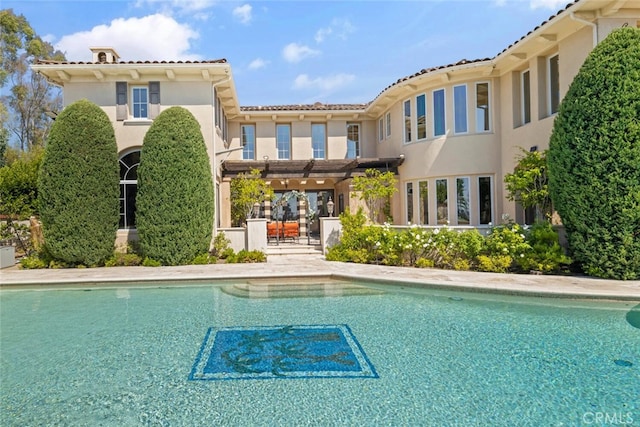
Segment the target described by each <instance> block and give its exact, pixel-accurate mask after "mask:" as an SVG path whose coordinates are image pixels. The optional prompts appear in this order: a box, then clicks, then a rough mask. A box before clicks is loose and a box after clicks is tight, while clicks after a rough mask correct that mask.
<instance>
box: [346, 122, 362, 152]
mask: <svg viewBox="0 0 640 427" xmlns="http://www.w3.org/2000/svg"><path fill="white" fill-rule="evenodd" d="M351 126H354V127H356V128H357V129H358V140H357V141H355V157H349V147H348V144H349V141H350V139H349V128H350V127H351ZM361 130H362V127H361V126H360V123H347V158H349V159H353V158H356V159H357V158H359V157H360V138H361ZM352 141H353V140H352Z"/></svg>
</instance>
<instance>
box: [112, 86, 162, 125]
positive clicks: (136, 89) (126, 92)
mask: <svg viewBox="0 0 640 427" xmlns="http://www.w3.org/2000/svg"><path fill="white" fill-rule="evenodd" d="M129 102H130V103H129ZM158 114H160V82H149V83H148V85H140V84H137V85H129V84H128V83H127V82H116V120H118V121H123V120H127V119H154V118H156V117H157V116H158Z"/></svg>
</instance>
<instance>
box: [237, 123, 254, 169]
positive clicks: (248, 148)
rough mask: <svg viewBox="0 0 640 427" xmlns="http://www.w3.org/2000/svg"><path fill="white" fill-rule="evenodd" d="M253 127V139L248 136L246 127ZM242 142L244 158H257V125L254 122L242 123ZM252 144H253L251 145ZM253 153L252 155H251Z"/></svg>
mask: <svg viewBox="0 0 640 427" xmlns="http://www.w3.org/2000/svg"><path fill="white" fill-rule="evenodd" d="M249 127H250V128H253V141H251V142H250V141H248V140H247V138H246V133H245V131H244V129H245V128H249ZM240 144H242V160H255V159H256V125H255V124H253V123H244V124H241V125H240ZM250 144H251V145H250ZM249 154H252V155H249Z"/></svg>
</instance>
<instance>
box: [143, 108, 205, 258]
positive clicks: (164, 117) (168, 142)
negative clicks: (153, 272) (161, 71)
mask: <svg viewBox="0 0 640 427" xmlns="http://www.w3.org/2000/svg"><path fill="white" fill-rule="evenodd" d="M136 208H137V212H136V227H137V229H138V235H139V240H140V250H141V252H142V255H143V257H147V258H150V259H152V260H155V261H158V262H160V263H161V264H163V265H181V264H187V263H189V262H191V261H192V260H193V259H194V258H195V257H196V256H198V255H200V254H203V253H206V252H208V251H209V245H210V244H211V234H212V229H213V181H212V177H211V166H210V164H209V157H208V155H207V149H206V147H205V144H204V138H203V136H202V132H201V130H200V124H199V123H198V121H197V120H196V119H195V117H193V115H192V114H191V113H190V112H189V111H188V110H186V109H184V108H182V107H171V108H169V109H167V110H165V111H163V112H162V113H161V114H160V115H159V116H158V117H157V118H156V119H155V120H154V122H153V124H152V125H151V127H150V128H149V130H148V131H147V134H146V135H145V138H144V145H143V146H142V151H141V153H140V166H139V167H138V194H137V196H136Z"/></svg>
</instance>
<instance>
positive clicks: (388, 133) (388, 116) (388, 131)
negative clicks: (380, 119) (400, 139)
mask: <svg viewBox="0 0 640 427" xmlns="http://www.w3.org/2000/svg"><path fill="white" fill-rule="evenodd" d="M384 120H385V122H386V123H385V128H386V138H391V111H387V114H386V115H385V116H384Z"/></svg>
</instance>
